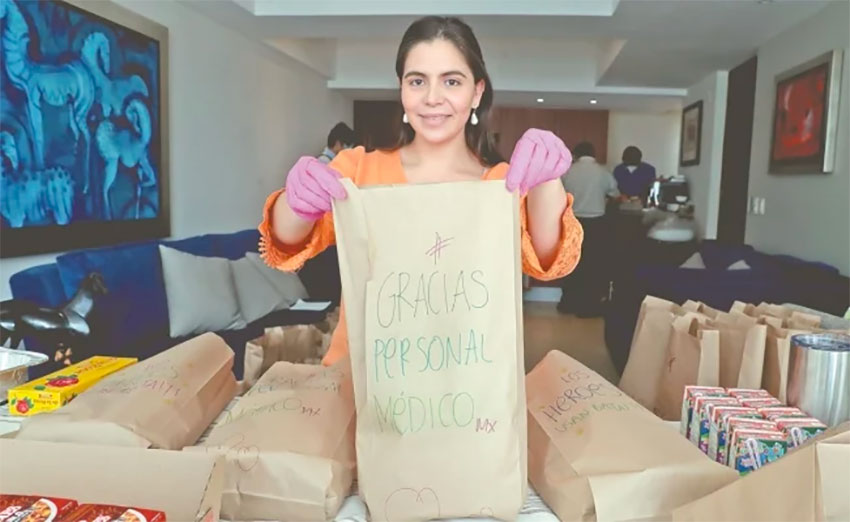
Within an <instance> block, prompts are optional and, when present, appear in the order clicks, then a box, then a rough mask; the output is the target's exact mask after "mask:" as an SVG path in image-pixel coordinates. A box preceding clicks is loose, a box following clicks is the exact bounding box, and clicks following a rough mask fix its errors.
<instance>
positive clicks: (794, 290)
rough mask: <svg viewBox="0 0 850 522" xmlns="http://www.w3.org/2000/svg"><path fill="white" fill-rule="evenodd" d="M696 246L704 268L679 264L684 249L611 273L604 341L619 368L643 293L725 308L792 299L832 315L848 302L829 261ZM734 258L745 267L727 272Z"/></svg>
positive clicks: (844, 283) (849, 291)
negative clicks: (675, 254) (671, 256)
mask: <svg viewBox="0 0 850 522" xmlns="http://www.w3.org/2000/svg"><path fill="white" fill-rule="evenodd" d="M696 249H697V250H696V251H698V252H700V254H701V255H702V258H703V262H704V264H705V269H689V268H680V266H679V265H680V264H681V263H682V262H683V261H684V260H685V259H686V258H687V257H690V255H691V254H692V253H693V252H690V253H687V255H686V256H685V257H682V255H679V256H678V257H676V258H675V259H668V260H667V261H666V262H664V261H660V260H658V259H655V260H652V261H649V262H643V263H638V264H637V265H636V266H634V267H633V268H632V269H629V270H626V271H624V273H621V274H617V275H616V277H615V281H614V295H613V299H612V301H611V303H609V307H608V310H607V312H606V316H605V341H606V344H607V345H608V351H609V352H610V354H611V358H612V360H613V361H614V365H615V366H616V367H617V369H618V370H619V371H620V372H622V371H623V368H624V367H625V364H626V361H627V360H628V357H629V349H630V347H631V340H632V335H633V333H634V328H635V323H636V322H637V316H638V313H639V312H640V305H641V302H642V301H643V299H644V297H646V296H647V295H653V296H656V297H661V298H663V299H667V300H670V301H673V302H675V303H679V304H682V303H684V302H685V301H687V300H688V299H692V300H694V301H702V302H704V303H706V304H708V305H709V306H711V307H714V308H717V309H720V310H728V309H729V307H731V306H732V303H733V302H735V301H736V300H738V301H745V302H749V303H754V304H758V303H760V302H763V301H765V302H770V303H794V304H798V305H802V306H806V307H809V308H813V309H816V310H820V311H823V312H827V313H830V314H833V315H837V316H843V315H844V312H845V311H846V310H847V307H848V306H849V305H850V303H848V301H850V279H848V278H847V277H845V276H842V275H841V274H840V273H839V271H838V269H837V268H835V267H832V266H830V265H826V264H823V263H816V262H809V261H804V260H802V259H798V258H795V257H791V256H784V255H768V254H764V253H762V252H758V251H756V250H755V249H753V248H752V247H751V246H749V245H729V244H723V243H720V242H717V241H703V242H702V243H700V244H699V245H697V246H696ZM739 260H744V261H746V262H747V264H748V265H749V266H750V267H751V268H750V270H727V267H729V265H731V264H732V263H735V262H737V261H739Z"/></svg>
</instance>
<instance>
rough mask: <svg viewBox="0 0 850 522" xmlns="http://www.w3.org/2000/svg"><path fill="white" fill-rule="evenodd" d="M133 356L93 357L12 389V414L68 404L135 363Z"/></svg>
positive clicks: (10, 397)
mask: <svg viewBox="0 0 850 522" xmlns="http://www.w3.org/2000/svg"><path fill="white" fill-rule="evenodd" d="M137 360H138V359H135V358H131V357H103V356H95V357H90V358H88V359H86V360H84V361H82V362H78V363H76V364H72V365H70V366H68V367H66V368H64V369H62V370H59V371H56V372H53V373H51V374H50V375H45V376H44V377H41V378H39V379H35V380H33V381H30V382H28V383H26V384H22V385H20V386H17V387H15V388H12V389H10V390H9V413H11V414H12V415H27V416H28V415H35V414H36V413H41V412H45V411H52V410H55V409H57V408H61V407H62V406H64V405H65V404H68V403H69V402H70V401H71V400H72V399H73V398H74V397H76V396H77V395H79V394H81V393H83V392H84V391H85V390H87V389H88V388H90V387H91V386H92V385H93V384H94V383H96V382H97V381H99V380H101V379H103V378H104V377H106V376H107V375H109V374H111V373H115V372H117V371H118V370H120V369H121V368H124V367H127V366H130V365H131V364H134V363H135V362H136V361H137Z"/></svg>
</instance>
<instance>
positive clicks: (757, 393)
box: [726, 388, 773, 399]
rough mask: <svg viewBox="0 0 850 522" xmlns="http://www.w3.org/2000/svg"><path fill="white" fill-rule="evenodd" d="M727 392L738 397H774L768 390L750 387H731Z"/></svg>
mask: <svg viewBox="0 0 850 522" xmlns="http://www.w3.org/2000/svg"><path fill="white" fill-rule="evenodd" d="M726 393H728V394H729V396H731V397H735V398H736V399H759V398H764V399H770V398H772V397H773V396H772V395H771V394H770V393H768V391H767V390H752V389H750V388H729V389H728V390H726Z"/></svg>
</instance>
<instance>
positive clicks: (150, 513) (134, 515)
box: [112, 508, 165, 522]
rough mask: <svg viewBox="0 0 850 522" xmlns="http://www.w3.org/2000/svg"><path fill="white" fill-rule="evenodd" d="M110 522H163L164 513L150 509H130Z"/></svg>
mask: <svg viewBox="0 0 850 522" xmlns="http://www.w3.org/2000/svg"><path fill="white" fill-rule="evenodd" d="M112 522H165V513H163V512H162V511H154V510H152V509H138V508H130V509H128V510H127V511H125V512H124V513H122V514H121V516H119V517H118V518H115V519H113V520H112Z"/></svg>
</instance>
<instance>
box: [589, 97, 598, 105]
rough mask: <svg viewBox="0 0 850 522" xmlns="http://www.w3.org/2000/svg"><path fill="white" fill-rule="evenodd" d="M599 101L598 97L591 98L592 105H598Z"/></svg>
mask: <svg viewBox="0 0 850 522" xmlns="http://www.w3.org/2000/svg"><path fill="white" fill-rule="evenodd" d="M597 103H598V102H597V101H596V98H593V99H591V100H590V104H591V105H596V104H597Z"/></svg>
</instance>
